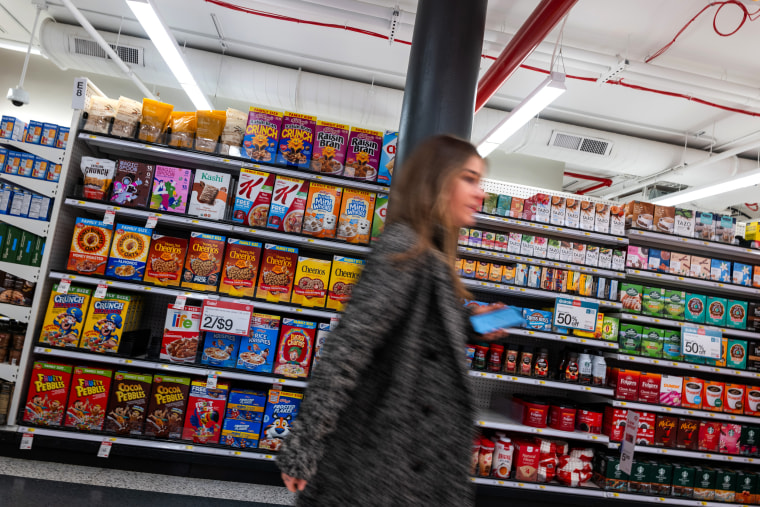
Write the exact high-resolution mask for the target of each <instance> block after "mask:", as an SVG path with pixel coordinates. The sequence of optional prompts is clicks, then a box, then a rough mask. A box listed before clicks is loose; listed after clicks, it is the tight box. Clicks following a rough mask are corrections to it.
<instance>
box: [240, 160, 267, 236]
mask: <svg viewBox="0 0 760 507" xmlns="http://www.w3.org/2000/svg"><path fill="white" fill-rule="evenodd" d="M275 178H276V176H275V175H274V174H269V173H265V172H263V171H255V170H253V169H245V168H243V169H240V179H239V180H238V186H237V191H236V192H235V206H234V208H233V209H232V221H233V222H239V223H242V224H246V225H249V226H251V227H266V225H267V216H268V215H269V206H270V205H271V204H272V192H273V191H274V181H275Z"/></svg>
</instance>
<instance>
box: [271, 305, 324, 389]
mask: <svg viewBox="0 0 760 507" xmlns="http://www.w3.org/2000/svg"><path fill="white" fill-rule="evenodd" d="M316 334H317V323H316V322H311V321H308V320H298V319H282V328H281V329H280V341H279V343H278V344H277V357H276V359H275V363H274V373H275V375H283V376H285V377H292V378H306V377H308V376H309V367H310V366H311V355H312V353H313V351H314V339H315V338H316Z"/></svg>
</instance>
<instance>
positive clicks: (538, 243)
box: [533, 236, 588, 259]
mask: <svg viewBox="0 0 760 507" xmlns="http://www.w3.org/2000/svg"><path fill="white" fill-rule="evenodd" d="M548 242H549V240H548V239H546V238H545V237H543V236H533V256H534V257H538V258H539V259H545V258H546V250H547V244H548ZM586 255H587V256H588V252H586Z"/></svg>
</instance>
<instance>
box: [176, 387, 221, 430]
mask: <svg viewBox="0 0 760 507" xmlns="http://www.w3.org/2000/svg"><path fill="white" fill-rule="evenodd" d="M228 392H229V386H228V385H227V384H217V385H216V388H215V389H209V388H208V387H207V386H206V381H199V380H194V381H193V382H192V384H190V394H189V395H188V399H187V414H186V415H185V423H184V426H183V428H182V440H191V441H192V442H194V443H196V444H216V443H219V437H220V436H221V434H222V419H223V418H224V413H225V409H226V405H227V393H228Z"/></svg>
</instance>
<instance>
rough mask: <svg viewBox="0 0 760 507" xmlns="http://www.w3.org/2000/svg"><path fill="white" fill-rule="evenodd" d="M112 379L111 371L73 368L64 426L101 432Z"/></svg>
mask: <svg viewBox="0 0 760 507" xmlns="http://www.w3.org/2000/svg"><path fill="white" fill-rule="evenodd" d="M112 378H113V370H106V369H102V370H100V369H95V368H83V367H81V366H77V367H76V368H74V376H73V377H72V378H71V389H70V390H69V402H68V408H67V409H66V422H65V423H64V426H66V427H67V428H75V429H77V430H80V431H92V430H96V431H100V430H102V429H103V422H105V418H106V409H107V408H108V393H109V391H110V388H111V380H112Z"/></svg>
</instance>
